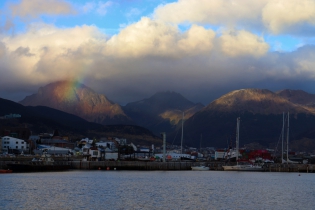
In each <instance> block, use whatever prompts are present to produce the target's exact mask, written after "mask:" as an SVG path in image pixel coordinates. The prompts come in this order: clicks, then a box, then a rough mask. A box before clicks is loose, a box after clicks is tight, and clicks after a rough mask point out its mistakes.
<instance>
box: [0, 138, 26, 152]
mask: <svg viewBox="0 0 315 210" xmlns="http://www.w3.org/2000/svg"><path fill="white" fill-rule="evenodd" d="M1 148H2V151H3V152H7V153H21V152H23V153H28V152H29V144H28V143H27V141H24V140H22V139H18V138H14V137H11V136H4V137H2V147H1Z"/></svg>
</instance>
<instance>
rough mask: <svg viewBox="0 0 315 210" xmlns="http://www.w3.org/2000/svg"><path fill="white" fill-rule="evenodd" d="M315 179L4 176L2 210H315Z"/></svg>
mask: <svg viewBox="0 0 315 210" xmlns="http://www.w3.org/2000/svg"><path fill="white" fill-rule="evenodd" d="M314 182H315V176H314V174H311V173H309V174H306V173H303V174H301V176H299V174H298V173H268V172H262V173H261V172H224V171H68V172H49V173H48V172H46V173H17V174H1V175H0V189H1V192H0V193H1V194H0V209H23V210H24V209H32V210H33V209H62V210H67V209H150V210H155V209H167V210H170V209H242V210H243V209H290V210H291V209H314V208H315V199H314V198H315V187H314Z"/></svg>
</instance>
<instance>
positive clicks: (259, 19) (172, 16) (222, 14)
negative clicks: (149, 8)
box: [154, 0, 315, 35]
mask: <svg viewBox="0 0 315 210" xmlns="http://www.w3.org/2000/svg"><path fill="white" fill-rule="evenodd" d="M154 17H155V18H156V19H159V20H162V21H164V22H170V23H175V24H180V23H185V22H188V23H197V24H211V25H216V26H224V27H227V28H229V27H237V28H240V29H246V30H251V29H255V30H257V29H259V30H261V31H269V32H271V33H273V34H282V33H286V32H290V33H292V32H294V34H295V35H303V34H304V33H305V32H304V30H303V29H305V27H301V25H302V26H304V25H306V26H307V27H309V28H313V29H314V26H315V2H314V1H312V0H290V1H288V0H259V1H252V0H242V1H235V0H198V1H189V0H179V1H178V2H174V3H169V4H164V5H160V6H159V7H158V8H157V9H156V10H155V12H154Z"/></svg>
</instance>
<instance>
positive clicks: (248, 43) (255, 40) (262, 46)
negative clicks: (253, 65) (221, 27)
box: [220, 30, 269, 57]
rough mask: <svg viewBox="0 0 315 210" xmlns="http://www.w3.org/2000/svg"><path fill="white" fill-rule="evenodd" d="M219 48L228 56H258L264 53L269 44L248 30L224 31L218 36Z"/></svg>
mask: <svg viewBox="0 0 315 210" xmlns="http://www.w3.org/2000/svg"><path fill="white" fill-rule="evenodd" d="M220 42H221V49H222V51H223V52H224V53H225V54H227V55H229V56H233V57H235V56H244V55H245V56H254V57H260V56H263V55H265V54H266V52H267V51H268V49H269V45H268V44H267V43H266V42H264V40H263V38H262V37H258V36H256V35H254V34H252V33H250V32H248V31H243V30H242V31H238V32H235V31H230V32H225V33H223V34H222V36H221V37H220Z"/></svg>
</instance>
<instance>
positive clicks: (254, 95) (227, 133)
mask: <svg viewBox="0 0 315 210" xmlns="http://www.w3.org/2000/svg"><path fill="white" fill-rule="evenodd" d="M288 111H289V112H290V139H291V140H296V139H297V138H303V135H302V134H303V133H310V132H309V131H310V130H312V128H313V125H314V123H315V115H314V114H313V113H312V112H311V111H309V110H308V109H305V107H304V106H301V105H299V104H295V103H292V102H291V101H288V100H287V99H286V98H283V97H281V96H280V95H278V94H276V93H274V92H272V91H269V90H261V89H242V90H235V91H232V92H229V93H227V94H225V95H223V96H222V97H220V98H218V99H217V100H215V101H213V102H211V103H210V104H208V105H207V106H206V107H204V108H203V109H202V110H200V111H199V112H197V113H196V114H194V115H193V116H192V117H191V118H189V119H188V120H187V121H186V122H185V124H184V144H186V145H189V146H199V145H200V136H201V134H202V136H203V140H202V146H220V147H228V146H229V145H230V144H234V145H235V135H236V134H235V133H236V118H237V117H240V118H241V124H240V145H244V144H248V143H252V142H257V143H260V144H261V145H264V146H266V147H268V146H270V145H275V144H277V142H278V141H279V136H280V134H281V129H282V119H283V112H288ZM178 129H179V128H178ZM175 135H176V134H175V132H173V133H171V134H170V135H169V136H170V138H172V137H173V136H175ZM301 135H302V136H301ZM308 137H310V136H308ZM313 138H315V136H313ZM314 149H315V148H314Z"/></svg>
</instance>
